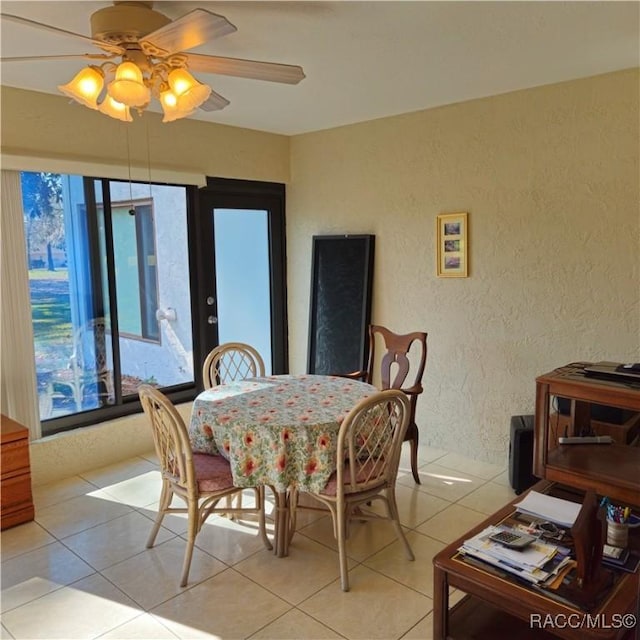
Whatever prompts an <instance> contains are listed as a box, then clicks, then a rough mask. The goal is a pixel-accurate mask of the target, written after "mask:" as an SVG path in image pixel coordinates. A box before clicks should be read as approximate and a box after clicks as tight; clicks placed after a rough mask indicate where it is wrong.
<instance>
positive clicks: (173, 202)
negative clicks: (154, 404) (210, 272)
mask: <svg viewBox="0 0 640 640" xmlns="http://www.w3.org/2000/svg"><path fill="white" fill-rule="evenodd" d="M110 195H111V216H112V230H113V253H114V264H115V284H116V301H117V309H118V330H119V347H120V368H121V374H122V393H123V395H124V396H127V395H135V394H137V388H138V385H139V384H140V383H141V382H147V383H149V384H153V385H154V386H160V387H167V386H173V385H178V384H183V383H188V382H193V380H194V373H193V338H192V330H191V295H190V287H189V247H188V242H187V192H186V189H185V187H178V186H168V185H149V184H136V183H131V184H130V183H129V182H117V181H112V182H110ZM131 211H135V213H134V214H132V213H131Z"/></svg>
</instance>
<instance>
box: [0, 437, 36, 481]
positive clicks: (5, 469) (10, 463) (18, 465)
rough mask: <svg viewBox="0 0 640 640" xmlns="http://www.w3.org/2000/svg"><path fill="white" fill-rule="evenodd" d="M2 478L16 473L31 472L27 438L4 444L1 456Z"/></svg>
mask: <svg viewBox="0 0 640 640" xmlns="http://www.w3.org/2000/svg"><path fill="white" fill-rule="evenodd" d="M0 468H1V469H2V478H6V477H7V476H12V475H15V474H16V473H24V472H25V471H26V472H27V473H28V472H29V441H28V440H27V439H26V438H25V439H22V440H14V441H13V442H5V443H3V444H2V453H1V455H0Z"/></svg>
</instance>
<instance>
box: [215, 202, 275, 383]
mask: <svg viewBox="0 0 640 640" xmlns="http://www.w3.org/2000/svg"><path fill="white" fill-rule="evenodd" d="M213 215H214V229H215V232H214V236H215V243H214V244H215V260H216V264H215V271H216V290H217V298H218V300H217V302H218V340H219V342H220V343H224V342H246V343H247V344H250V345H252V346H253V347H255V348H256V349H257V350H258V352H259V353H260V355H261V356H262V359H263V360H264V364H265V370H266V373H267V375H269V374H271V371H272V364H271V289H270V279H269V227H268V212H267V211H262V210H251V209H214V212H213Z"/></svg>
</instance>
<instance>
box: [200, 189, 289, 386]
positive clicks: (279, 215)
mask: <svg viewBox="0 0 640 640" xmlns="http://www.w3.org/2000/svg"><path fill="white" fill-rule="evenodd" d="M213 209H255V210H264V211H267V213H268V216H267V219H268V234H269V286H270V294H271V363H272V373H274V374H284V373H288V372H289V348H288V325H287V273H286V265H287V256H286V233H285V230H286V227H285V185H284V184H280V183H274V182H258V181H252V180H236V179H231V178H210V177H207V186H206V187H203V188H201V189H199V190H198V203H197V207H196V217H197V220H196V223H195V227H196V228H197V233H195V234H194V236H193V240H194V242H195V246H196V254H197V260H196V270H197V277H196V281H197V283H198V289H197V304H196V305H195V306H196V307H197V309H195V310H194V316H193V317H194V337H197V340H196V345H197V346H196V345H194V352H195V353H197V354H199V356H200V359H199V361H200V362H202V361H203V360H204V358H205V357H206V355H207V353H209V351H211V349H213V348H214V347H216V346H218V330H217V325H214V329H213V331H212V330H211V328H210V327H211V325H209V324H208V323H207V316H208V315H209V314H210V313H211V311H210V307H209V306H208V305H207V303H206V299H207V298H208V297H209V296H212V297H213V298H214V299H215V300H217V291H216V278H215V268H214V269H212V268H211V265H215V248H214V228H213V215H211V212H212V211H213ZM214 313H215V314H217V309H215V310H214ZM194 369H195V375H196V384H197V386H198V388H202V367H201V366H200V367H198V366H194Z"/></svg>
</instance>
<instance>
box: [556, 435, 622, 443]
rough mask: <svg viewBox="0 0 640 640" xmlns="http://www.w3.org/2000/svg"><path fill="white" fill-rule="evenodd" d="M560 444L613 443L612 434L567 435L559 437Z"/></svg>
mask: <svg viewBox="0 0 640 640" xmlns="http://www.w3.org/2000/svg"><path fill="white" fill-rule="evenodd" d="M558 443H559V444H612V443H613V438H612V437H611V436H568V437H567V436H565V437H564V438H562V437H561V438H558Z"/></svg>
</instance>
